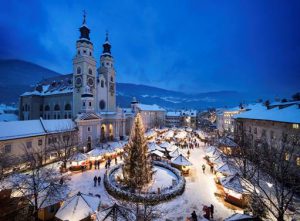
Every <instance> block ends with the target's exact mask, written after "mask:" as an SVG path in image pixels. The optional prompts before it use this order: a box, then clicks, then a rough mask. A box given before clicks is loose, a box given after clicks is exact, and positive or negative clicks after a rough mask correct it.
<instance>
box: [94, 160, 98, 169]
mask: <svg viewBox="0 0 300 221" xmlns="http://www.w3.org/2000/svg"><path fill="white" fill-rule="evenodd" d="M97 162H98V161H97V160H95V161H94V166H95V170H96V169H97Z"/></svg>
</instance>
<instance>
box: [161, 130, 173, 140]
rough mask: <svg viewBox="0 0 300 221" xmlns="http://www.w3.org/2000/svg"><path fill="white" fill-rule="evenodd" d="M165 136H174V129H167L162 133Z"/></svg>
mask: <svg viewBox="0 0 300 221" xmlns="http://www.w3.org/2000/svg"><path fill="white" fill-rule="evenodd" d="M163 136H164V137H165V138H167V139H168V138H171V137H173V136H174V131H173V130H169V131H167V132H166V133H165V134H164V135H163Z"/></svg>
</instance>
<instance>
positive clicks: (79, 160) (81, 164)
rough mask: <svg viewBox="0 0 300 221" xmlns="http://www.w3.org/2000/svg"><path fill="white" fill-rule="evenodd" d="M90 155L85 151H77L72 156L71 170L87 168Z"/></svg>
mask: <svg viewBox="0 0 300 221" xmlns="http://www.w3.org/2000/svg"><path fill="white" fill-rule="evenodd" d="M87 160H88V157H87V156H86V155H85V154H83V153H76V154H75V155H73V156H72V157H71V158H70V160H69V161H70V164H71V166H70V170H71V171H79V170H82V169H85V168H86V163H87Z"/></svg>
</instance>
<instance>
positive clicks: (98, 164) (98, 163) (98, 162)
mask: <svg viewBox="0 0 300 221" xmlns="http://www.w3.org/2000/svg"><path fill="white" fill-rule="evenodd" d="M97 166H98V169H99V170H100V160H98V161H97Z"/></svg>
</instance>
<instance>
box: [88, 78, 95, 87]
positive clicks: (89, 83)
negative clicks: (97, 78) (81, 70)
mask: <svg viewBox="0 0 300 221" xmlns="http://www.w3.org/2000/svg"><path fill="white" fill-rule="evenodd" d="M87 83H88V85H89V86H90V87H94V79H93V78H88V82H87Z"/></svg>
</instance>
